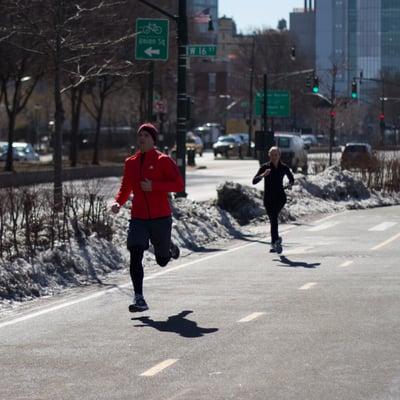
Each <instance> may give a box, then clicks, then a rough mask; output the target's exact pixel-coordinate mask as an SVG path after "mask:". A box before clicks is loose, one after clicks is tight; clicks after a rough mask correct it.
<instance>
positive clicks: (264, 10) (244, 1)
mask: <svg viewBox="0 0 400 400" xmlns="http://www.w3.org/2000/svg"><path fill="white" fill-rule="evenodd" d="M307 4H308V3H307ZM218 7H219V10H218V12H219V16H220V17H222V16H223V15H224V14H225V15H226V16H227V17H232V18H233V19H234V20H235V22H236V25H237V28H238V31H239V32H242V33H249V32H251V31H252V30H253V29H254V28H262V27H269V28H276V26H277V24H278V21H279V20H280V19H282V18H284V19H286V21H287V22H288V25H289V13H290V12H291V11H292V10H293V8H302V7H304V0H219V3H218ZM252 28H253V29H252Z"/></svg>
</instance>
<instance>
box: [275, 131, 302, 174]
mask: <svg viewBox="0 0 400 400" xmlns="http://www.w3.org/2000/svg"><path fill="white" fill-rule="evenodd" d="M275 145H276V146H278V147H279V149H280V151H281V160H282V162H284V163H285V164H286V165H288V166H289V167H290V168H291V169H292V171H293V172H297V170H298V169H299V168H301V170H302V172H303V173H304V174H306V173H307V170H308V162H307V159H308V154H307V150H306V148H305V145H304V141H303V139H302V138H301V137H300V136H299V135H297V134H295V133H290V132H276V133H275Z"/></svg>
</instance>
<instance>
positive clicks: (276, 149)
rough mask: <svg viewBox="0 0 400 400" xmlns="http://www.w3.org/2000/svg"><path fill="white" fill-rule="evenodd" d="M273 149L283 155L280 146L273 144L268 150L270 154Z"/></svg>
mask: <svg viewBox="0 0 400 400" xmlns="http://www.w3.org/2000/svg"><path fill="white" fill-rule="evenodd" d="M273 151H277V152H278V154H279V155H281V151H280V150H279V147H278V146H272V147H271V148H270V149H269V151H268V155H270V154H271V153H272V152H273Z"/></svg>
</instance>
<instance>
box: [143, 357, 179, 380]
mask: <svg viewBox="0 0 400 400" xmlns="http://www.w3.org/2000/svg"><path fill="white" fill-rule="evenodd" d="M177 361H178V360H177V359H175V358H169V359H168V360H165V361H163V362H160V363H159V364H157V365H155V366H154V367H152V368H150V369H148V370H147V371H145V372H143V373H142V374H140V376H154V375H157V374H158V373H159V372H161V371H162V370H164V369H165V368H168V367H170V366H171V365H173V364H175V363H176V362H177Z"/></svg>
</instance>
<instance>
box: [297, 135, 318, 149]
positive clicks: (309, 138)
mask: <svg viewBox="0 0 400 400" xmlns="http://www.w3.org/2000/svg"><path fill="white" fill-rule="evenodd" d="M301 138H302V139H303V142H304V144H305V145H306V146H308V148H310V147H315V146H318V140H317V137H316V136H315V135H311V134H305V135H301Z"/></svg>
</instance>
